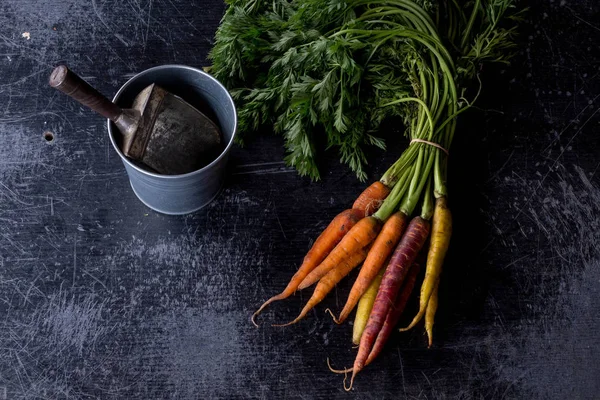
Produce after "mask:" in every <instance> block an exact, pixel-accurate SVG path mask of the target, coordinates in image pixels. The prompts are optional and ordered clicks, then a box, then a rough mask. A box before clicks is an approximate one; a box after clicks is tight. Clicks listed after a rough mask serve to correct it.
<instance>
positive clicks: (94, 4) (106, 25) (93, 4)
mask: <svg viewBox="0 0 600 400" xmlns="http://www.w3.org/2000/svg"><path fill="white" fill-rule="evenodd" d="M92 8H93V9H94V13H95V14H96V16H97V17H98V19H99V20H100V22H102V25H104V27H105V28H106V29H107V30H109V31H110V30H111V29H110V26H108V24H107V23H106V21H104V18H102V15H100V11H98V6H97V5H96V0H92Z"/></svg>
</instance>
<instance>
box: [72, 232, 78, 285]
mask: <svg viewBox="0 0 600 400" xmlns="http://www.w3.org/2000/svg"><path fill="white" fill-rule="evenodd" d="M76 274H77V234H75V235H74V240H73V284H72V285H71V288H74V287H75V279H76V278H77V275H76Z"/></svg>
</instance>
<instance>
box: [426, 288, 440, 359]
mask: <svg viewBox="0 0 600 400" xmlns="http://www.w3.org/2000/svg"><path fill="white" fill-rule="evenodd" d="M439 286H440V281H439V279H438V281H437V282H436V283H435V287H434V288H433V292H432V293H431V297H430V298H429V302H428V303H427V310H426V311H425V332H427V338H428V340H429V347H431V345H432V344H433V322H434V319H435V312H436V311H437V308H438V288H439Z"/></svg>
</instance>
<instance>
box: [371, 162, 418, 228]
mask: <svg viewBox="0 0 600 400" xmlns="http://www.w3.org/2000/svg"><path fill="white" fill-rule="evenodd" d="M414 169H415V167H414V165H410V166H409V167H408V168H406V169H405V170H404V171H403V173H402V175H401V177H400V179H399V180H398V182H397V183H396V185H395V186H394V188H393V189H392V191H391V192H390V194H388V196H387V197H386V199H385V201H384V202H383V204H381V207H379V210H377V212H376V213H375V214H373V216H374V217H375V218H379V219H380V220H381V221H385V220H387V219H388V218H389V217H390V215H392V214H393V213H394V212H395V211H396V207H397V206H398V203H399V202H400V200H401V199H402V197H403V196H404V194H405V193H406V192H407V190H408V185H409V183H410V178H411V177H412V175H413V173H414Z"/></svg>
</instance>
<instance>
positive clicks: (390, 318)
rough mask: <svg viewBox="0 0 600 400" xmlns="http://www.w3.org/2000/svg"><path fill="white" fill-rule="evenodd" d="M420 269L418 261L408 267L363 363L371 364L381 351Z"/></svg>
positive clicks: (406, 300) (404, 305) (402, 309)
mask: <svg viewBox="0 0 600 400" xmlns="http://www.w3.org/2000/svg"><path fill="white" fill-rule="evenodd" d="M420 269H421V264H420V263H419V262H418V261H415V262H414V264H413V265H412V267H410V271H409V272H408V275H407V276H406V281H405V282H404V284H403V285H402V289H400V292H399V293H398V296H397V298H396V303H395V304H394V307H391V308H390V311H389V312H388V315H387V317H386V319H385V322H384V323H383V326H382V327H381V330H380V331H379V334H378V335H377V339H376V340H375V344H374V345H373V348H372V349H371V353H370V354H369V357H368V358H367V361H365V365H369V364H371V361H373V360H374V359H375V358H376V357H377V356H378V355H379V354H380V353H381V350H383V347H384V346H385V344H386V343H387V341H388V339H389V338H390V335H391V334H392V331H393V330H394V327H395V326H396V324H397V323H398V320H399V319H400V316H401V315H402V311H404V307H406V303H407V302H408V299H409V297H410V294H411V293H412V291H413V288H414V287H415V282H416V281H417V275H418V274H419V270H420Z"/></svg>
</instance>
